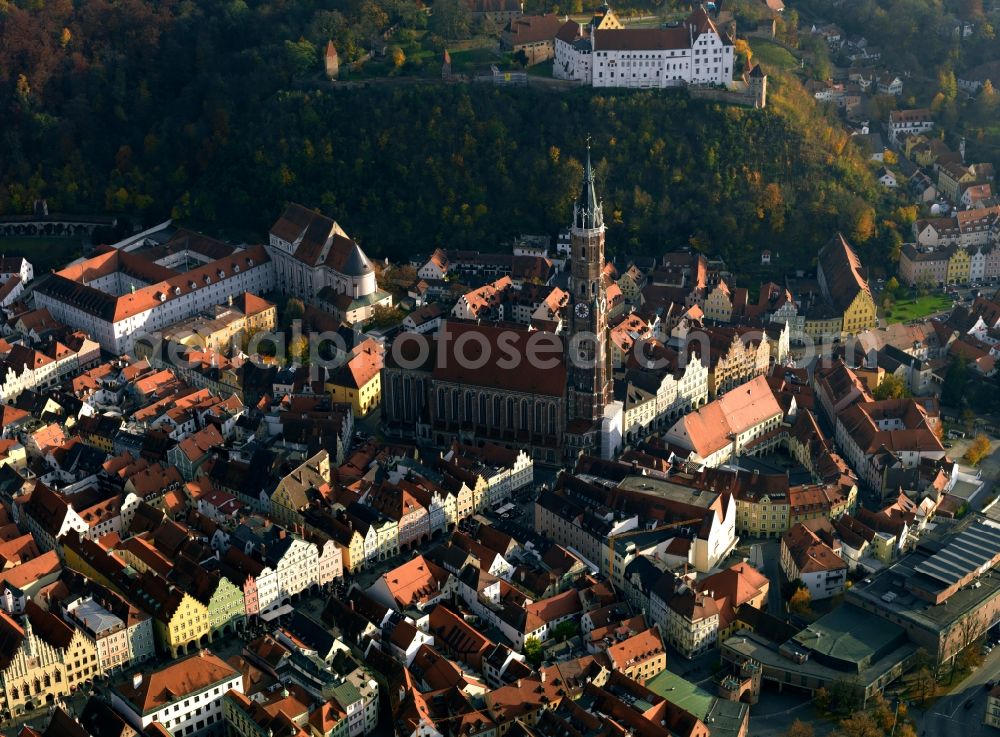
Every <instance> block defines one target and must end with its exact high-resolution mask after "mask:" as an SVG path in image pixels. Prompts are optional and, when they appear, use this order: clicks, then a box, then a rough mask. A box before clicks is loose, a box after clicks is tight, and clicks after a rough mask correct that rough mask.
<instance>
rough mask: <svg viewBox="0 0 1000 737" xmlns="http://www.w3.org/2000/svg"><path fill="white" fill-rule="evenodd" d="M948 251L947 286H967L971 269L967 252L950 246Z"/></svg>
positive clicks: (955, 246) (970, 261) (956, 246)
mask: <svg viewBox="0 0 1000 737" xmlns="http://www.w3.org/2000/svg"><path fill="white" fill-rule="evenodd" d="M949 251H950V252H951V253H950V255H949V256H948V275H947V279H948V284H968V283H969V273H970V271H971V269H972V260H971V259H970V258H969V252H968V251H966V250H965V249H964V248H962V247H961V246H959V245H953V246H951V247H950V248H949Z"/></svg>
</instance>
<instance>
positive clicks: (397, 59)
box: [389, 46, 406, 69]
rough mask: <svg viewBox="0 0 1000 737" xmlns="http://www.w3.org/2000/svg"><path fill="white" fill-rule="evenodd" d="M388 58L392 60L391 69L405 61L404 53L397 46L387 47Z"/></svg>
mask: <svg viewBox="0 0 1000 737" xmlns="http://www.w3.org/2000/svg"><path fill="white" fill-rule="evenodd" d="M389 59H390V60H391V61H392V66H393V69H399V68H400V67H401V66H403V64H405V63H406V54H404V53H403V50H402V49H401V48H400V47H399V46H392V47H390V48H389Z"/></svg>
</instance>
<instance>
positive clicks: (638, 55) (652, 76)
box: [553, 8, 735, 88]
mask: <svg viewBox="0 0 1000 737" xmlns="http://www.w3.org/2000/svg"><path fill="white" fill-rule="evenodd" d="M734 62H735V53H734V46H733V42H732V39H730V38H729V36H728V35H726V34H724V33H721V32H720V31H719V30H718V29H717V28H716V27H715V24H714V23H713V22H712V20H711V18H709V17H708V14H707V13H706V12H705V10H704V9H702V8H698V9H697V10H695V11H694V12H693V13H692V14H691V15H690V16H689V17H688V18H687V20H686V21H684V22H683V23H679V24H677V25H674V26H667V27H665V28H625V29H600V30H599V29H597V28H596V27H594V26H592V27H591V28H590V33H589V38H586V36H585V35H584V34H583V33H582V32H580V33H574V32H573V29H572V28H568V29H564V30H561V31H560V33H559V34H557V36H556V39H555V59H554V62H553V64H554V66H553V76H555V77H557V78H559V79H573V80H578V81H580V82H583V83H585V84H590V85H591V86H593V87H639V88H650V87H651V88H663V87H679V86H683V85H688V84H703V85H711V84H717V85H726V84H728V83H729V82H730V81H732V79H733V66H734Z"/></svg>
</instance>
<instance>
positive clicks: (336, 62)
mask: <svg viewBox="0 0 1000 737" xmlns="http://www.w3.org/2000/svg"><path fill="white" fill-rule="evenodd" d="M323 61H324V63H325V65H326V78H327V79H336V78H337V77H338V76H340V57H339V56H338V55H337V48H336V47H335V46H334V45H333V41H327V42H326V51H325V52H324V53H323Z"/></svg>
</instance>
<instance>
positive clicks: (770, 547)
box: [750, 540, 785, 618]
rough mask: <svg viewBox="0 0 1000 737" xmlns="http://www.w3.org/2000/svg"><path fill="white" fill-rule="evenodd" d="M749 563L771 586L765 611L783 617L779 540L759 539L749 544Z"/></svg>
mask: <svg viewBox="0 0 1000 737" xmlns="http://www.w3.org/2000/svg"><path fill="white" fill-rule="evenodd" d="M750 565H752V566H753V567H754V568H756V569H757V570H758V571H761V572H763V574H764V575H765V576H767V580H768V581H770V582H771V587H770V588H769V589H768V592H767V611H768V613H769V614H772V615H773V616H775V617H780V618H784V616H785V602H784V599H783V598H782V596H781V541H780V540H760V541H759V542H754V543H753V544H752V545H751V546H750Z"/></svg>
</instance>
